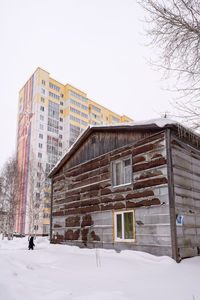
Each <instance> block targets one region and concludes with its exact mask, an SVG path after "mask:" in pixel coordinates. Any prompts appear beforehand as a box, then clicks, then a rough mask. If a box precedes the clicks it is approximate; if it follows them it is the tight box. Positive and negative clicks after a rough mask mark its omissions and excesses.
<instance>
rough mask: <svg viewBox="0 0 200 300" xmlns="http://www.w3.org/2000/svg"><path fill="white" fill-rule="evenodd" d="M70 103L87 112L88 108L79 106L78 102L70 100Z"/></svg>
mask: <svg viewBox="0 0 200 300" xmlns="http://www.w3.org/2000/svg"><path fill="white" fill-rule="evenodd" d="M70 103H71V104H73V105H76V106H78V107H80V108H82V109H84V110H87V111H88V107H87V106H85V105H83V104H81V103H80V102H78V101H76V100H74V99H70Z"/></svg>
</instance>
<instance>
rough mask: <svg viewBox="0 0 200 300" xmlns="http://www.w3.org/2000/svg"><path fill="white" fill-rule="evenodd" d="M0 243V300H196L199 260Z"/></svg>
mask: <svg viewBox="0 0 200 300" xmlns="http://www.w3.org/2000/svg"><path fill="white" fill-rule="evenodd" d="M27 244H28V243H27V239H26V238H23V239H17V238H15V239H14V240H13V241H7V240H3V241H2V240H0V266H1V268H0V299H1V300H28V299H30V300H32V299H37V300H40V299H41V300H100V299H101V300H128V299H131V300H133V299H134V300H146V299H148V300H157V299H159V300H161V299H162V300H175V299H176V300H194V299H195V300H200V257H195V258H192V259H187V260H184V261H182V262H181V263H180V264H176V263H175V262H174V261H173V260H172V259H170V258H168V257H155V256H152V255H149V254H146V253H143V252H133V251H124V252H122V253H116V252H114V251H112V250H102V249H101V250H100V249H98V250H95V249H94V250H89V249H79V248H77V247H69V246H64V245H50V244H49V242H48V241H47V240H46V239H44V238H37V239H36V241H35V244H36V249H35V250H34V251H28V250H27Z"/></svg>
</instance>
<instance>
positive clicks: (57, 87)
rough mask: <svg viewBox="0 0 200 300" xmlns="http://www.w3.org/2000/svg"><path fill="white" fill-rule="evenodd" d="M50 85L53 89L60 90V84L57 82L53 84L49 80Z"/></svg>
mask: <svg viewBox="0 0 200 300" xmlns="http://www.w3.org/2000/svg"><path fill="white" fill-rule="evenodd" d="M49 87H50V88H51V89H53V90H55V91H57V92H60V88H59V86H57V85H55V84H53V83H51V82H49Z"/></svg>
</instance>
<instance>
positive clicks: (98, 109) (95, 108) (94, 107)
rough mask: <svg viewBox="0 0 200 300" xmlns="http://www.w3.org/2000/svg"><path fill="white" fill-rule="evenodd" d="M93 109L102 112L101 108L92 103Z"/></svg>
mask: <svg viewBox="0 0 200 300" xmlns="http://www.w3.org/2000/svg"><path fill="white" fill-rule="evenodd" d="M91 108H92V110H95V111H96V112H98V113H101V109H100V108H98V107H96V106H95V105H91Z"/></svg>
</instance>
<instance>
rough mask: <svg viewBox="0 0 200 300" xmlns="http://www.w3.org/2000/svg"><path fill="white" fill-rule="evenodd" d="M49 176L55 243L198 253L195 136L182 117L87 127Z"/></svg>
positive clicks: (199, 158) (199, 177)
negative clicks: (181, 119)
mask: <svg viewBox="0 0 200 300" xmlns="http://www.w3.org/2000/svg"><path fill="white" fill-rule="evenodd" d="M49 177H51V178H52V203H51V209H52V214H51V242H52V243H65V244H69V245H77V246H80V247H90V248H91V247H103V248H107V249H115V250H116V251H121V250H124V249H129V250H139V251H145V252H148V253H151V254H155V255H168V256H171V257H173V258H174V259H175V260H176V261H180V259H182V258H184V257H191V256H195V255H199V254H200V137H199V136H198V135H196V134H194V133H192V132H191V131H190V130H188V129H187V128H184V127H183V126H181V125H180V124H178V123H176V122H173V121H170V120H167V119H158V120H152V121H149V122H142V123H127V124H118V125H108V126H103V125H102V126H93V127H88V128H87V129H86V130H85V131H84V132H83V134H82V135H81V136H80V137H79V139H78V140H77V141H76V142H75V143H74V144H73V145H72V147H71V148H70V149H69V150H68V151H67V153H66V154H65V155H64V156H63V158H62V159H61V160H60V161H59V162H58V163H57V165H56V166H55V167H54V169H53V170H52V171H51V173H50V175H49Z"/></svg>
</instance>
